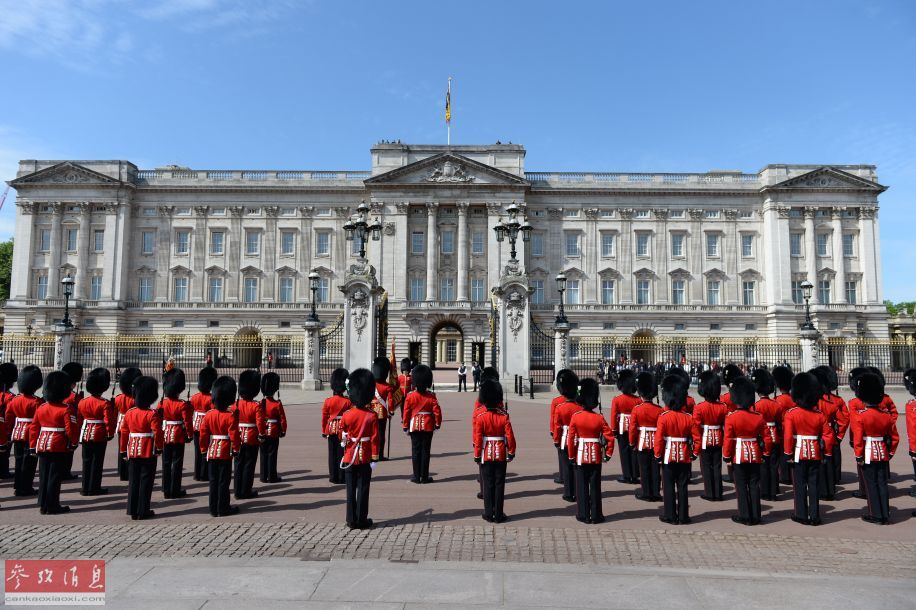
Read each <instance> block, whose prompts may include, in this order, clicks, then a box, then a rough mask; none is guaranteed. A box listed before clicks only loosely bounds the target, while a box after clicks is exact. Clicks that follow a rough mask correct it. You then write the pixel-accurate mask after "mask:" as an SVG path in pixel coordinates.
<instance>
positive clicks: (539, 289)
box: [531, 280, 544, 305]
mask: <svg viewBox="0 0 916 610" xmlns="http://www.w3.org/2000/svg"><path fill="white" fill-rule="evenodd" d="M531 288H532V290H533V292H532V293H531V302H532V303H533V304H535V305H542V304H543V303H544V280H531Z"/></svg>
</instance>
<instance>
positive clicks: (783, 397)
mask: <svg viewBox="0 0 916 610" xmlns="http://www.w3.org/2000/svg"><path fill="white" fill-rule="evenodd" d="M775 400H776V402H777V403H779V406H780V407H782V414H783V415H785V414H786V411H788V410H789V409H791V408H793V407H794V406H795V401H794V400H792V396H791V395H790V394H780V395H779V396H777V397H776V398H775Z"/></svg>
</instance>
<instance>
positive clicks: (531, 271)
mask: <svg viewBox="0 0 916 610" xmlns="http://www.w3.org/2000/svg"><path fill="white" fill-rule="evenodd" d="M528 275H538V276H540V275H547V269H544V268H543V267H532V268H531V269H529V270H528Z"/></svg>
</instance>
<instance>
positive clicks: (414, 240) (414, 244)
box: [410, 231, 426, 254]
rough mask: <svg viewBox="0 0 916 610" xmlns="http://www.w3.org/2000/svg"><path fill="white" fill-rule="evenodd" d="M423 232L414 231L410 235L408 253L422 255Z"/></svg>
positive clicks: (423, 245)
mask: <svg viewBox="0 0 916 610" xmlns="http://www.w3.org/2000/svg"><path fill="white" fill-rule="evenodd" d="M425 237H426V236H425V234H424V233H423V231H414V232H413V233H411V234H410V253H411V254H423V253H424V252H425V251H426V239H425Z"/></svg>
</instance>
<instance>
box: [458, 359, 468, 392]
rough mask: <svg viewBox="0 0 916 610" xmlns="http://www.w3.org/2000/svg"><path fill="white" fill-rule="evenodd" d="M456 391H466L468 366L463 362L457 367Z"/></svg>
mask: <svg viewBox="0 0 916 610" xmlns="http://www.w3.org/2000/svg"><path fill="white" fill-rule="evenodd" d="M458 391H459V392H467V391H468V367H466V366H464V363H463V362H462V363H461V365H460V366H459V367H458Z"/></svg>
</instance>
